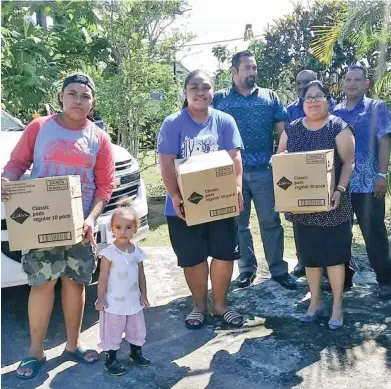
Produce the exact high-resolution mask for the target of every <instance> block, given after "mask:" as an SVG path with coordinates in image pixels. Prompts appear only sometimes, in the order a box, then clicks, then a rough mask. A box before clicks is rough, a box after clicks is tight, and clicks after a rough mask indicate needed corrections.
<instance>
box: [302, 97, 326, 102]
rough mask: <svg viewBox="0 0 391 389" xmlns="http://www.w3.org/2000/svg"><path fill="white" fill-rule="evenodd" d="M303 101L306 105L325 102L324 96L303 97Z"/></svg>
mask: <svg viewBox="0 0 391 389" xmlns="http://www.w3.org/2000/svg"><path fill="white" fill-rule="evenodd" d="M303 100H304V101H305V102H306V103H312V102H313V101H325V100H326V96H325V95H315V96H304V98H303Z"/></svg>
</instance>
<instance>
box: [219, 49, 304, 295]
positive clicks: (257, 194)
mask: <svg viewBox="0 0 391 389" xmlns="http://www.w3.org/2000/svg"><path fill="white" fill-rule="evenodd" d="M231 72H232V76H233V84H232V86H231V87H230V88H228V89H226V90H223V91H219V92H216V94H215V97H214V99H213V105H214V107H215V108H216V109H219V110H221V111H224V112H227V113H229V114H230V115H232V116H233V117H234V119H235V120H236V123H237V125H238V127H239V131H240V134H241V136H242V140H243V144H244V150H243V152H242V160H243V200H244V210H243V212H242V213H241V214H240V216H239V218H238V224H239V241H240V252H241V258H240V260H239V270H240V275H239V277H238V278H237V280H236V281H237V285H238V287H241V288H243V287H246V286H249V285H251V283H252V282H253V281H254V279H255V276H256V270H257V260H256V257H255V254H254V246H253V239H252V235H251V231H250V227H249V222H250V213H251V201H253V202H254V206H255V209H256V211H257V216H258V222H259V226H260V230H261V236H262V243H263V248H264V251H265V257H266V261H267V263H268V265H269V270H270V273H271V275H272V278H273V280H275V281H277V282H278V283H279V284H280V285H281V286H283V287H284V288H287V289H296V288H297V285H296V281H295V279H294V278H293V277H291V276H290V275H289V274H288V264H287V263H286V262H285V261H284V260H283V253H284V229H283V228H282V226H281V221H280V217H279V214H278V213H276V212H275V211H274V191H273V176H272V171H271V168H270V158H271V156H272V153H273V139H274V131H276V132H277V133H278V134H281V133H282V132H283V130H284V121H285V120H286V118H287V113H286V110H285V108H284V106H283V104H282V102H281V100H280V99H279V98H278V96H277V95H276V93H275V92H274V91H272V90H269V89H265V88H260V87H259V86H257V84H256V76H257V63H256V61H255V57H254V55H253V54H252V53H250V52H249V51H242V52H239V53H237V54H235V55H234V56H233V58H232V67H231Z"/></svg>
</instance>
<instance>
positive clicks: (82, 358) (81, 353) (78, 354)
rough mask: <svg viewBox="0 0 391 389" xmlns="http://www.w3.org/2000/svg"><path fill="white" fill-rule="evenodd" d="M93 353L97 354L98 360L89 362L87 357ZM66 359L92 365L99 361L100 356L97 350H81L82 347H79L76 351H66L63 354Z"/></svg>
mask: <svg viewBox="0 0 391 389" xmlns="http://www.w3.org/2000/svg"><path fill="white" fill-rule="evenodd" d="M92 352H95V353H96V356H97V358H96V359H93V360H92V361H89V360H88V359H86V356H87V355H88V354H90V353H92ZM62 355H63V356H64V357H65V358H66V359H70V360H72V361H74V362H81V363H85V364H86V365H92V364H94V363H96V362H98V361H99V354H98V352H97V351H96V350H92V349H89V350H83V349H81V348H80V347H78V348H77V349H76V350H75V351H68V350H65V351H64V352H63V354H62Z"/></svg>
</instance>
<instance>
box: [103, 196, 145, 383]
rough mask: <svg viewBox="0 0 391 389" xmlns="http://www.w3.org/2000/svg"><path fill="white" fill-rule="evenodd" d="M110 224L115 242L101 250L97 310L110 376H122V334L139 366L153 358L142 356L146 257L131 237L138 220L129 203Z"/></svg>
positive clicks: (116, 212)
mask: <svg viewBox="0 0 391 389" xmlns="http://www.w3.org/2000/svg"><path fill="white" fill-rule="evenodd" d="M111 227H112V230H113V234H114V238H115V240H114V242H113V243H112V244H110V245H109V246H108V247H106V248H105V249H103V250H102V251H101V252H100V255H101V256H102V258H101V263H100V274H99V282H98V300H97V302H96V309H97V310H98V311H100V338H101V344H100V347H101V348H102V349H103V350H104V351H105V352H106V359H105V368H106V370H107V371H108V372H109V373H110V374H111V375H116V376H119V375H123V374H124V373H125V367H124V366H123V365H122V364H120V363H119V362H118V361H117V351H118V350H119V348H120V344H121V342H122V334H123V332H125V339H126V340H127V342H129V344H130V354H129V358H130V360H132V361H134V362H135V363H136V364H137V365H138V366H142V367H145V366H148V365H149V363H150V361H149V360H148V359H147V358H145V357H144V356H143V355H142V352H141V346H142V345H143V344H144V343H145V335H146V329H145V321H144V314H143V308H144V307H149V302H148V298H147V288H146V282H145V274H144V266H143V260H144V259H145V258H146V256H145V254H144V252H143V251H142V250H141V249H140V248H138V247H137V246H135V245H134V244H132V242H131V239H132V238H133V236H134V234H135V233H136V232H137V229H138V227H139V219H138V216H137V215H136V213H135V212H134V210H133V209H132V207H131V206H130V204H129V203H127V202H121V205H120V206H119V207H118V208H117V209H116V210H115V211H114V212H113V215H112V218H111Z"/></svg>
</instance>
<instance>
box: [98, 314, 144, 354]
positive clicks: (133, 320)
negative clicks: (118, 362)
mask: <svg viewBox="0 0 391 389" xmlns="http://www.w3.org/2000/svg"><path fill="white" fill-rule="evenodd" d="M99 321H100V323H99V328H100V341H101V343H100V344H99V347H100V348H101V349H102V350H103V351H108V350H119V348H120V345H121V342H122V335H123V333H124V332H125V339H126V341H128V342H129V343H131V344H134V345H135V346H142V345H143V344H144V343H145V336H146V328H145V320H144V312H143V310H141V311H139V312H137V313H136V314H134V315H115V314H113V313H108V312H105V311H101V312H100V318H99Z"/></svg>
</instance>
